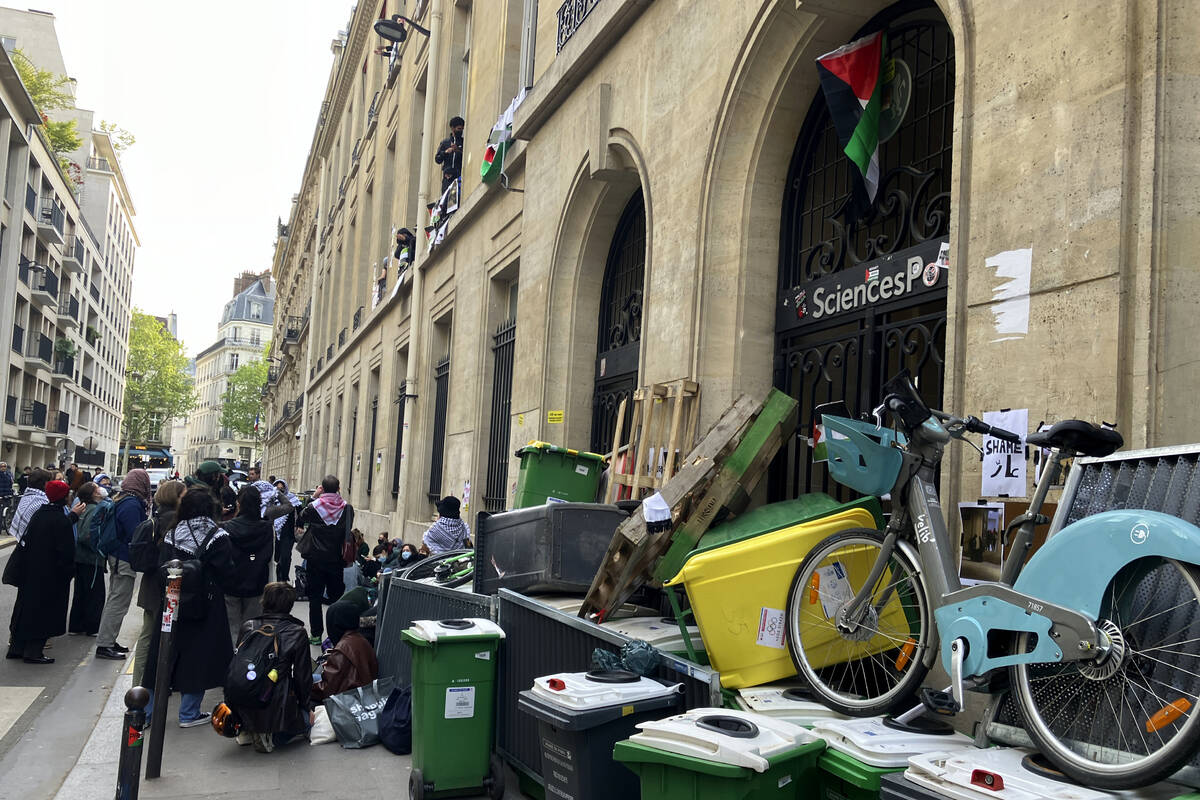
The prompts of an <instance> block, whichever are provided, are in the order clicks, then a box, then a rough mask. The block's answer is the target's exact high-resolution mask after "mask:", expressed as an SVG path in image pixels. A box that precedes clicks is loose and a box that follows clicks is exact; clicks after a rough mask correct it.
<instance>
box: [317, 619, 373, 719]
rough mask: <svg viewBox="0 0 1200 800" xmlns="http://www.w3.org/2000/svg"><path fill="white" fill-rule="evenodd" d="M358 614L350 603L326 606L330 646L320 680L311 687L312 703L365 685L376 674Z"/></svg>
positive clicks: (371, 654) (369, 645) (371, 652)
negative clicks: (331, 646)
mask: <svg viewBox="0 0 1200 800" xmlns="http://www.w3.org/2000/svg"><path fill="white" fill-rule="evenodd" d="M361 613H362V612H361V611H360V607H359V606H358V605H356V604H355V603H353V602H345V603H334V604H333V605H331V606H330V607H329V619H328V622H329V638H330V640H332V641H333V649H332V650H330V651H329V652H328V653H326V655H325V665H324V666H323V667H322V668H321V679H320V680H319V681H317V682H316V683H315V684H314V685H313V687H312V699H313V701H314V702H317V703H319V702H321V701H323V700H325V698H327V697H332V696H333V695H335V694H341V693H342V692H347V691H349V690H351V689H357V688H358V687H359V686H366V685H367V684H369V683H370V682H371V681H373V680H375V679H376V678H378V677H379V659H378V657H377V656H376V655H375V648H374V647H372V646H371V643H370V642H368V641H367V639H366V637H365V636H363V635H362V633H361V632H360V631H359V624H360V614H361ZM335 637H336V638H335Z"/></svg>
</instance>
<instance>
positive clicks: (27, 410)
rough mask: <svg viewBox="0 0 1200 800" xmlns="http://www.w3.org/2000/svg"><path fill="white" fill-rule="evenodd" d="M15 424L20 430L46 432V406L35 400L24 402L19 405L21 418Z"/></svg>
mask: <svg viewBox="0 0 1200 800" xmlns="http://www.w3.org/2000/svg"><path fill="white" fill-rule="evenodd" d="M17 424H18V425H20V426H21V427H22V428H41V429H42V430H46V404H45V403H39V402H38V401H37V400H26V401H25V402H24V403H22V404H21V418H20V419H19V420H18V421H17Z"/></svg>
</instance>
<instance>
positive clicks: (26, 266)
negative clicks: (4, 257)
mask: <svg viewBox="0 0 1200 800" xmlns="http://www.w3.org/2000/svg"><path fill="white" fill-rule="evenodd" d="M32 274H33V262H31V261H30V260H29V259H28V258H26V257H25V256H21V258H20V259H19V260H18V261H17V280H19V281H20V282H21V283H23V284H25V285H26V286H32V285H33V284H32V280H33V278H32Z"/></svg>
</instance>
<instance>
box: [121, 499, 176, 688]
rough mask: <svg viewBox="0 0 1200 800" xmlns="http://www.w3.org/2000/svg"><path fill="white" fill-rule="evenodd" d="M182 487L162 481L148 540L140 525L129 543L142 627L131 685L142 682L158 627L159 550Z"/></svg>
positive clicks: (160, 594)
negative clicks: (135, 576) (144, 536)
mask: <svg viewBox="0 0 1200 800" xmlns="http://www.w3.org/2000/svg"><path fill="white" fill-rule="evenodd" d="M183 489H184V486H183V484H182V483H181V482H180V481H164V482H163V483H160V484H159V485H158V491H156V492H155V493H154V508H155V509H156V512H155V516H154V521H153V527H152V529H151V530H150V531H149V532H148V533H149V535H150V536H149V541H143V540H142V534H144V533H146V531H144V528H143V526H138V529H137V530H135V531H134V532H133V541H131V542H130V543H129V557H130V558H132V559H133V561H131V562H130V563H131V564H132V565H133V568H134V569H135V570H136V571H137V572H140V573H141V574H142V579H141V581H139V582H138V596H137V604H138V608H140V609H142V629H141V631H140V632H139V633H138V640H137V644H136V645H134V648H133V685H134V686H141V685H142V676H143V674H144V673H145V670H146V656H147V654H148V653H149V652H150V639H151V638H152V637H153V636H154V631H155V630H157V629H158V626H159V623H160V621H161V615H162V604H163V591H164V587H163V586H162V584H160V583H159V582H158V553H159V548H160V547H161V546H162V543H163V540H164V539H165V538H166V536H167V531H169V530H171V529H172V528H174V527H175V514H176V512H177V511H178V510H179V498H180V497H181V496H182V495H183Z"/></svg>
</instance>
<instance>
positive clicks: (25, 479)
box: [17, 467, 33, 494]
mask: <svg viewBox="0 0 1200 800" xmlns="http://www.w3.org/2000/svg"><path fill="white" fill-rule="evenodd" d="M32 473H33V467H24V468H22V470H21V477H19V478H17V494H23V493H24V492H25V490H26V489H28V488H29V476H30V475H31V474H32Z"/></svg>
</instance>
